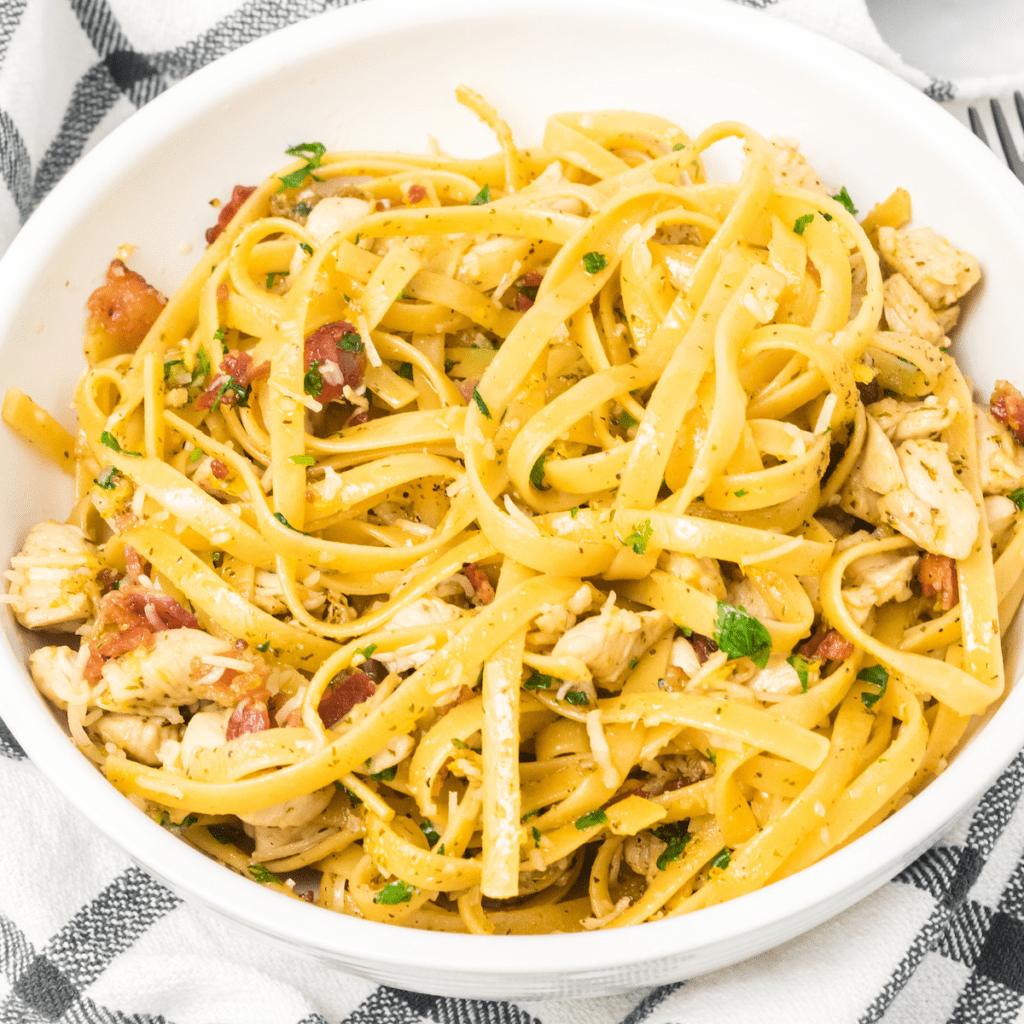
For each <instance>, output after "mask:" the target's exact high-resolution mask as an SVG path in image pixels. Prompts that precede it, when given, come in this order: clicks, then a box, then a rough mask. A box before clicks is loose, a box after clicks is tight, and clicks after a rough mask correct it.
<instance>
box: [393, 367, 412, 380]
mask: <svg viewBox="0 0 1024 1024" xmlns="http://www.w3.org/2000/svg"><path fill="white" fill-rule="evenodd" d="M395 373H397V374H398V376H399V377H402V378H404V379H405V380H412V363H402V365H401V366H399V368H398V369H397V370H395Z"/></svg>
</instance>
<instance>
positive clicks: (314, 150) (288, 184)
mask: <svg viewBox="0 0 1024 1024" xmlns="http://www.w3.org/2000/svg"><path fill="white" fill-rule="evenodd" d="M285 152H286V153H287V154H288V155H289V156H297V157H305V159H306V163H305V165H304V166H302V167H300V168H299V169H298V170H297V171H292V172H291V174H286V175H285V176H284V177H283V178H281V179H280V181H281V187H280V188H279V189H278V190H277V191H278V192H283V191H284V190H285V189H286V188H298V187H299V186H300V185H301V184H302V183H303V182H304V181H305V180H306V178H307V177H310V178H312V179H313V180H314V181H322V180H323V179H322V178H318V177H317V176H316V175H315V174H314V173H313V172H314V171H315V170H316V169H317V168H318V167H319V166H320V161H321V159H323V155H324V153H326V152H327V147H326V146H325V145H324V144H323V143H322V142H300V143H299V144H298V145H297V146H290V147H289V148H288V149H286V150H285ZM304 205H306V204H304V203H300V204H299V206H304ZM299 206H296V207H295V209H296V211H298V209H299ZM308 212H309V207H308V206H306V214H304V215H303V216H308Z"/></svg>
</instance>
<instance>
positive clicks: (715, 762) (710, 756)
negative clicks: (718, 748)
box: [706, 747, 718, 768]
mask: <svg viewBox="0 0 1024 1024" xmlns="http://www.w3.org/2000/svg"><path fill="white" fill-rule="evenodd" d="M706 753H707V755H708V760H709V761H710V762H711V763H712V764H713V765H714V766H715V767H716V768H717V767H718V755H717V754H716V753H715V752H714V751H713V750H712V749H711V748H710V747H708V749H707V751H706Z"/></svg>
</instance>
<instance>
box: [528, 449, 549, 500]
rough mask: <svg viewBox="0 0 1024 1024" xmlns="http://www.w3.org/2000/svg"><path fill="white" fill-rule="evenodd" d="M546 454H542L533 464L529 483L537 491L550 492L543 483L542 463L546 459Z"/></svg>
mask: <svg viewBox="0 0 1024 1024" xmlns="http://www.w3.org/2000/svg"><path fill="white" fill-rule="evenodd" d="M547 457H548V456H547V453H546V452H545V454H543V455H542V456H541V457H540V458H539V459H538V460H537V461H536V462H535V463H534V464H533V468H532V469H531V470H530V483H531V484H533V486H534V487H536V488H537V490H539V491H547V490H550V487H549V486H548V485H547V484H546V483H544V462H545V460H546V459H547Z"/></svg>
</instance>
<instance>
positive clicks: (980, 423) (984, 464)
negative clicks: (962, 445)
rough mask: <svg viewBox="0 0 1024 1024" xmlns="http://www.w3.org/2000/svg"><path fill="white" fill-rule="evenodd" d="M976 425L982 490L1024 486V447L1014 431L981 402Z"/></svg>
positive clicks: (976, 410)
mask: <svg viewBox="0 0 1024 1024" xmlns="http://www.w3.org/2000/svg"><path fill="white" fill-rule="evenodd" d="M974 428H975V430H976V432H977V435H978V464H979V467H980V469H981V489H982V491H984V493H985V494H1005V493H1006V492H1007V491H1012V490H1015V489H1016V488H1018V487H1024V448H1021V447H1020V446H1019V445H1017V444H1016V443H1015V442H1014V440H1013V434H1011V433H1010V431H1009V430H1008V429H1007V428H1006V427H1004V426H1003V425H1002V424H1001V423H997V422H996V420H995V418H994V417H993V415H992V413H991V412H989V410H988V409H986V408H985V407H984V406H981V405H975V406H974Z"/></svg>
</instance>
